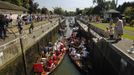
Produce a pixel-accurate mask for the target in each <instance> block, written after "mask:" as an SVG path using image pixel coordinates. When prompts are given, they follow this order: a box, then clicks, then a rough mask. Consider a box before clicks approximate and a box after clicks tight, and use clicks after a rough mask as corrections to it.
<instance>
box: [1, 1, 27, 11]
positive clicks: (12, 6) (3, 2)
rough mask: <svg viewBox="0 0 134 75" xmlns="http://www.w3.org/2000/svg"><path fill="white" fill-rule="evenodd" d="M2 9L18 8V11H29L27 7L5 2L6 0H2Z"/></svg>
mask: <svg viewBox="0 0 134 75" xmlns="http://www.w3.org/2000/svg"><path fill="white" fill-rule="evenodd" d="M0 9H5V10H17V11H27V9H26V8H24V7H20V6H17V5H14V4H11V3H9V2H5V1H0Z"/></svg>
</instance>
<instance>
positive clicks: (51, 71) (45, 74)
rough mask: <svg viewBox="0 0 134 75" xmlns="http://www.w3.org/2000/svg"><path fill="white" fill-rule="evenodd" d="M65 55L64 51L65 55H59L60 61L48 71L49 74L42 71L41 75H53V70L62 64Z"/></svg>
mask: <svg viewBox="0 0 134 75" xmlns="http://www.w3.org/2000/svg"><path fill="white" fill-rule="evenodd" d="M65 54H66V51H65V53H63V54H62V55H61V57H60V59H59V60H58V63H57V65H56V66H55V67H54V68H53V69H52V70H50V71H49V72H46V71H43V72H42V74H41V75H50V74H51V73H53V72H54V71H55V69H56V68H57V67H58V66H59V65H60V63H61V62H62V60H63V59H64V57H65Z"/></svg>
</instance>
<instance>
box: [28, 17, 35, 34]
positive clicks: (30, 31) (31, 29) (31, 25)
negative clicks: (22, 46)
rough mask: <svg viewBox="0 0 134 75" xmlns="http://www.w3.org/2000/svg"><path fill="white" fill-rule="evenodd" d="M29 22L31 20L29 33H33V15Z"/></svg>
mask: <svg viewBox="0 0 134 75" xmlns="http://www.w3.org/2000/svg"><path fill="white" fill-rule="evenodd" d="M29 22H30V27H29V34H31V33H32V31H33V29H34V24H33V16H32V15H30V17H29Z"/></svg>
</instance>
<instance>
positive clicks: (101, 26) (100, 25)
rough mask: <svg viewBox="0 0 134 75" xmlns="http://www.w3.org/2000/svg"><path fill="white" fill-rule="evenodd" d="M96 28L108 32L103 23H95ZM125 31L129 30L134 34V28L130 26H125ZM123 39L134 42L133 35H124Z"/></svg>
mask: <svg viewBox="0 0 134 75" xmlns="http://www.w3.org/2000/svg"><path fill="white" fill-rule="evenodd" d="M93 24H94V25H95V26H96V27H98V28H100V29H102V30H106V25H102V24H101V23H93ZM125 30H129V31H132V32H134V28H132V27H129V26H125ZM122 37H123V38H127V39H130V40H134V36H132V35H129V34H127V33H124V34H123V36H122Z"/></svg>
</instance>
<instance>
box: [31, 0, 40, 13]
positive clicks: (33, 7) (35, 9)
mask: <svg viewBox="0 0 134 75" xmlns="http://www.w3.org/2000/svg"><path fill="white" fill-rule="evenodd" d="M33 1H34V0H29V13H37V9H38V6H39V4H38V3H37V2H36V3H34V2H33Z"/></svg>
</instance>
